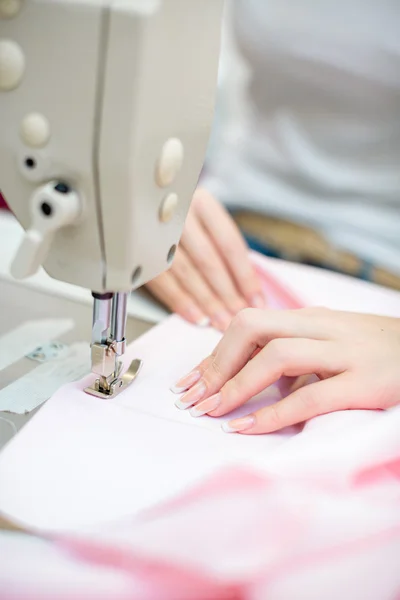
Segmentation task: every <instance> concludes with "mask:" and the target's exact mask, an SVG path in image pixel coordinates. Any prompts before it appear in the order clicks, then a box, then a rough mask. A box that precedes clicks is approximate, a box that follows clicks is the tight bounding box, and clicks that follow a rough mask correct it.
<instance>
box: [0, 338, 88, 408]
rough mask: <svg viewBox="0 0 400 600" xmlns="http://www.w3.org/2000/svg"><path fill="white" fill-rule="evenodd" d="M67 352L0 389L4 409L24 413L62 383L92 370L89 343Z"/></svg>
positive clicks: (76, 345)
mask: <svg viewBox="0 0 400 600" xmlns="http://www.w3.org/2000/svg"><path fill="white" fill-rule="evenodd" d="M66 349H67V352H66V353H65V354H62V355H60V356H58V357H56V358H53V359H51V360H47V361H45V362H41V364H39V366H37V367H36V368H35V369H33V370H32V371H30V372H29V373H27V374H26V375H24V376H23V377H21V378H20V379H17V380H16V381H13V383H11V384H10V385H8V386H7V387H5V388H3V389H2V390H1V391H0V412H1V411H5V412H10V413H14V414H19V415H23V414H26V413H30V412H31V411H32V410H34V409H35V408H37V407H38V406H40V405H41V404H43V402H45V401H46V400H48V399H49V398H50V397H51V396H52V395H53V394H54V393H55V392H56V391H57V390H58V389H59V388H60V387H61V386H62V385H64V384H66V383H71V382H72V381H77V380H79V379H82V377H84V376H85V375H87V374H88V373H90V348H89V344H88V343H87V342H79V343H76V344H72V345H71V346H67V347H66Z"/></svg>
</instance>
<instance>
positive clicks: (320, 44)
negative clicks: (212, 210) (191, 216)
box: [205, 0, 400, 273]
mask: <svg viewBox="0 0 400 600" xmlns="http://www.w3.org/2000/svg"><path fill="white" fill-rule="evenodd" d="M231 4H232V6H231V9H232V14H231V15H229V13H228V20H227V24H226V25H227V31H226V33H225V40H224V45H223V53H222V62H221V70H220V79H221V90H220V94H219V98H218V105H217V111H216V119H215V125H214V131H213V137H212V143H211V145H210V153H209V161H208V169H207V173H208V176H207V177H206V181H205V185H206V186H207V187H209V188H210V189H211V191H213V192H214V193H215V194H216V195H217V196H218V197H219V198H220V199H221V200H222V201H223V202H224V203H227V204H229V205H231V206H236V207H237V206H239V207H247V208H251V209H255V210H257V211H260V212H263V213H266V214H270V215H275V216H280V217H283V218H288V219H290V220H294V221H296V222H299V223H304V224H309V225H312V226H314V227H315V228H317V229H318V230H320V231H321V232H322V233H323V234H324V235H325V236H326V237H327V238H328V239H329V240H331V241H332V243H333V244H334V245H336V246H339V247H342V248H344V249H348V250H350V251H352V252H354V253H356V254H357V255H360V256H361V257H362V258H364V259H366V260H369V261H371V262H372V263H374V264H376V265H379V266H382V267H385V268H387V269H390V270H392V271H394V272H397V273H400V236H399V225H400V168H399V164H400V35H399V31H400V4H399V2H398V1H397V0H322V1H320V2H315V1H314V0H232V2H231ZM229 17H230V18H229ZM232 26H233V29H232ZM232 35H233V38H232Z"/></svg>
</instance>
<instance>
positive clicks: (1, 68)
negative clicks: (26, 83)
mask: <svg viewBox="0 0 400 600" xmlns="http://www.w3.org/2000/svg"><path fill="white" fill-rule="evenodd" d="M24 72H25V56H24V53H23V52H22V49H21V48H20V46H18V44H16V43H15V42H12V41H11V40H0V91H3V92H5V91H9V90H13V89H14V88H16V87H17V86H18V85H19V83H20V82H21V79H22V77H23V76H24Z"/></svg>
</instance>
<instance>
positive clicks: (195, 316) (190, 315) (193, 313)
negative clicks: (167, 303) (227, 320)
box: [176, 305, 210, 327]
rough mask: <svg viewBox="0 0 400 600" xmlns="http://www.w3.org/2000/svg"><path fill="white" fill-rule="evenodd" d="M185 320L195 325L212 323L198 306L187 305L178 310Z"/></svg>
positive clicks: (202, 325) (200, 325)
mask: <svg viewBox="0 0 400 600" xmlns="http://www.w3.org/2000/svg"><path fill="white" fill-rule="evenodd" d="M176 312H177V314H178V315H179V316H181V317H182V318H183V319H185V321H189V323H192V324H193V325H198V326H199V327H207V326H208V325H209V324H210V319H209V317H207V315H205V314H204V313H203V312H202V311H201V310H200V309H199V308H197V306H194V305H192V306H187V307H184V308H181V309H180V310H177V311H176Z"/></svg>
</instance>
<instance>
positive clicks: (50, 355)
mask: <svg viewBox="0 0 400 600" xmlns="http://www.w3.org/2000/svg"><path fill="white" fill-rule="evenodd" d="M68 353H69V347H68V346H67V345H66V344H63V343H62V342H49V343H48V344H43V346H38V347H37V348H35V350H34V351H33V352H30V353H29V354H27V355H26V358H30V359H31V360H34V361H36V362H40V363H44V362H47V361H48V360H54V359H55V358H62V357H64V356H67V354H68Z"/></svg>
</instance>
